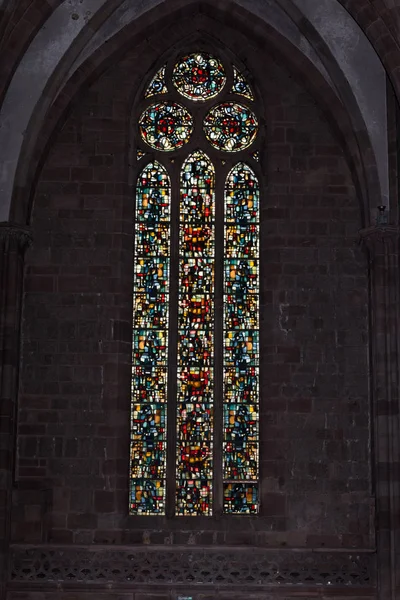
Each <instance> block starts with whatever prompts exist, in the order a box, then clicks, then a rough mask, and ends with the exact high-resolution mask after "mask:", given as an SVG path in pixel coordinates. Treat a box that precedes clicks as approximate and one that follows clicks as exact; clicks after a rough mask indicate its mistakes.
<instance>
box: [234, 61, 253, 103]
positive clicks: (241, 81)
mask: <svg viewBox="0 0 400 600" xmlns="http://www.w3.org/2000/svg"><path fill="white" fill-rule="evenodd" d="M231 91H232V92H233V93H234V94H239V96H244V97H245V98H248V99H249V100H254V96H253V92H252V91H251V87H250V85H249V84H248V83H247V81H246V78H245V77H244V75H242V73H240V71H238V69H237V68H236V67H233V86H232V90H231Z"/></svg>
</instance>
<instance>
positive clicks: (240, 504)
mask: <svg viewBox="0 0 400 600" xmlns="http://www.w3.org/2000/svg"><path fill="white" fill-rule="evenodd" d="M137 125H138V126H137V132H136V151H137V161H138V162H137V179H136V203H135V230H134V231H135V234H134V238H135V243H134V276H133V336H132V340H133V341H132V393H131V463H130V464H131V468H130V502H129V505H130V506H129V510H130V514H133V515H165V514H167V515H176V516H181V515H182V516H200V515H203V516H211V515H214V514H221V513H226V514H242V515H243V514H245V515H251V514H257V513H258V512H259V504H260V501H259V498H260V493H259V237H260V231H259V229H260V222H259V218H260V184H259V174H258V171H259V165H258V153H259V150H258V147H259V137H260V134H259V119H258V117H257V115H256V111H255V108H254V93H253V89H252V87H251V85H250V84H249V81H248V78H247V77H246V76H245V75H244V74H243V72H241V70H240V69H239V68H238V67H237V65H235V64H233V63H232V62H230V61H229V60H225V59H221V58H220V57H219V56H217V55H216V54H210V53H208V52H204V51H197V52H191V53H186V54H181V55H178V56H175V57H174V58H171V59H170V60H169V61H168V62H167V63H166V64H163V65H161V66H160V67H159V68H158V69H157V70H156V71H155V72H154V73H153V75H152V77H150V79H149V82H148V83H147V87H146V88H145V90H144V92H143V99H142V105H141V112H140V115H139V118H138V123H137Z"/></svg>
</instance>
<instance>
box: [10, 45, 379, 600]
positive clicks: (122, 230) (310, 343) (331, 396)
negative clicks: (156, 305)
mask: <svg viewBox="0 0 400 600" xmlns="http://www.w3.org/2000/svg"><path fill="white" fill-rule="evenodd" d="M134 64H135V56H134V55H133V54H131V55H128V56H127V57H126V58H125V59H124V61H123V62H121V63H120V64H119V65H118V66H115V67H113V68H112V69H111V70H110V71H109V72H107V73H106V74H104V75H103V76H102V77H101V78H100V80H99V81H97V82H96V83H95V84H93V85H92V87H91V88H90V89H88V90H86V91H85V92H83V93H82V95H81V96H80V98H79V100H78V102H77V103H76V105H75V107H74V108H73V110H72V112H71V114H70V115H69V116H68V118H67V119H66V122H65V123H64V125H63V127H62V130H60V131H59V133H58V134H57V137H56V138H55V139H54V141H53V144H52V147H51V149H50V152H49V155H48V158H47V160H46V162H45V164H44V166H43V170H42V173H41V176H40V179H39V182H38V185H37V191H36V195H35V199H34V210H33V220H32V230H33V231H32V234H33V240H34V243H33V247H32V248H31V249H30V250H29V253H28V254H27V258H26V264H27V267H26V279H25V297H24V312H23V326H22V370H21V386H20V398H19V427H18V455H17V488H16V490H15V493H14V510H13V522H12V541H13V543H14V544H16V545H18V544H19V545H21V544H22V545H23V544H41V543H44V544H50V545H57V544H68V545H69V544H77V545H92V544H101V545H132V544H139V545H141V544H145V545H146V546H149V547H151V546H152V545H155V546H159V545H162V546H163V545H168V546H171V545H172V546H173V545H178V546H181V545H186V544H187V545H190V546H191V547H193V546H208V545H210V546H213V547H214V548H217V547H221V549H222V547H226V546H229V547H230V546H235V547H236V546H240V545H251V546H257V547H273V548H277V547H280V548H289V549H290V548H303V549H308V550H316V549H329V550H332V549H333V550H339V549H340V550H341V551H342V552H345V551H347V550H349V549H352V550H353V551H354V552H356V553H357V552H361V553H362V552H366V551H368V550H372V549H373V548H374V543H375V541H374V527H373V525H374V502H373V500H372V496H371V494H372V492H371V485H372V484H371V477H370V448H371V443H370V436H371V434H370V423H369V376H368V284H367V261H366V257H365V255H364V253H363V251H362V249H361V247H360V245H359V243H358V230H359V229H360V227H361V221H360V206H359V202H358V199H357V196H356V192H355V189H354V186H353V181H352V177H351V173H350V171H349V168H348V166H347V163H346V160H345V157H344V154H343V151H342V148H341V145H340V144H339V142H338V140H337V139H336V137H335V131H334V128H333V126H331V124H330V123H328V122H327V121H326V119H325V117H324V115H322V114H321V112H320V110H319V108H318V107H317V106H316V104H315V102H314V101H313V99H312V98H311V97H310V96H309V95H308V93H307V91H306V90H305V89H302V88H301V87H300V85H299V83H298V82H295V81H293V79H292V78H291V76H290V75H289V74H287V73H286V72H285V71H284V70H283V69H282V68H280V67H278V66H277V65H276V64H275V63H274V62H273V61H272V60H269V59H266V60H265V64H264V70H265V72H267V73H268V77H266V78H265V80H264V81H262V82H260V90H259V91H260V95H261V96H262V98H263V101H264V103H265V125H266V130H265V135H266V140H265V148H264V151H263V153H262V156H261V164H262V166H263V169H264V172H265V180H264V184H263V190H262V241H261V253H262V269H261V287H262V289H261V306H262V312H261V327H262V343H261V356H262V368H261V373H262V391H261V406H262V411H261V426H262V430H261V478H262V511H261V515H260V516H259V517H257V518H250V519H249V518H243V517H224V518H221V519H218V520H215V519H213V518H203V519H196V523H195V522H194V521H193V520H192V519H181V518H176V519H170V520H167V519H163V518H150V517H146V518H144V517H141V518H135V517H129V516H127V507H128V477H127V474H128V469H129V392H130V351H131V345H130V340H131V286H132V215H133V201H132V198H133V191H132V188H131V187H130V185H129V184H130V175H131V172H132V170H131V167H130V165H129V161H130V151H129V145H130V141H131V137H132V136H131V135H130V127H131V125H130V115H131V96H132V92H133V91H134V90H135V86H137V84H138V82H135V81H132V79H131V77H130V73H132V72H134V70H135V69H134ZM321 556H322V554H321ZM316 560H317V559H316ZM318 560H319V559H318ZM318 560H317V563H318ZM346 560H347V559H346ZM317 563H316V564H317ZM318 564H319V563H318ZM320 564H321V565H323V564H324V563H323V561H322V562H321V563H320ZM349 564H350V563H349ZM317 569H320V570H321V569H322V570H323V567H322V566H321V567H318V566H317ZM349 570H350V571H351V568H350V567H348V571H347V572H349ZM372 580H373V577H371V578H370V582H371V584H372V583H373V581H372ZM325 583H326V582H325ZM339 587H340V585H339ZM171 593H172V592H171ZM277 593H278V592H277ZM285 593H286V594H287V592H285ZM304 593H306V592H304ZM313 593H314V592H313ZM315 593H317V592H315ZM324 593H325V592H324ZM343 593H344V592H343ZM352 593H353V594H354V593H355V592H354V591H353V592H352ZM363 593H364V592H363ZM373 593H374V592H371V591H369V592H368V593H367V591H366V592H365V597H371V594H373ZM318 594H319V592H318ZM287 595H288V596H289V594H287ZM10 597H11V596H10ZM19 597H20V595H18V594H14V593H13V594H12V598H13V599H15V600H16V598H19ZM52 597H53V596H52ZM54 597H55V596H54ZM273 597H274V598H275V597H280V598H284V597H286V596H285V594H283V595H279V594H278V595H277V596H275V595H274V596H273ZM310 597H321V598H322V597H324V596H323V595H322V591H321V594H320V595H318V596H315V595H312V594H311V595H310ZM330 597H333V596H330ZM352 597H353V598H354V599H356V598H357V600H361V598H362V599H363V598H364V596H363V594H360V595H359V596H357V595H353V596H352ZM263 598H266V596H265V595H264V596H263ZM271 598H272V596H271ZM304 598H306V596H304Z"/></svg>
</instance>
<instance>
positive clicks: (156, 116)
mask: <svg viewBox="0 0 400 600" xmlns="http://www.w3.org/2000/svg"><path fill="white" fill-rule="evenodd" d="M139 130H140V135H141V136H142V139H143V141H145V142H146V144H148V145H149V146H151V147H152V148H154V149H155V150H161V151H163V152H171V151H172V150H178V149H179V148H182V146H183V145H184V144H186V142H188V141H189V138H190V136H191V134H192V131H193V119H192V117H191V115H190V113H189V112H188V111H187V110H186V108H184V107H183V106H181V105H180V104H177V103H176V102H158V103H157V104H152V105H151V106H149V107H148V108H146V109H145V110H144V111H143V113H142V115H141V117H140V119H139Z"/></svg>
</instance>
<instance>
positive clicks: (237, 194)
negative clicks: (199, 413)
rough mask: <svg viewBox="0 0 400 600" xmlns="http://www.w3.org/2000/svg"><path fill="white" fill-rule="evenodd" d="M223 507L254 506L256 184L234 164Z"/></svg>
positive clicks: (228, 223) (228, 234) (229, 196)
mask: <svg viewBox="0 0 400 600" xmlns="http://www.w3.org/2000/svg"><path fill="white" fill-rule="evenodd" d="M224 245H225V252H224V376H223V377H224V406H223V427H224V441H223V476H224V511H225V512H228V513H244V514H252V513H257V511H258V437H259V435H258V413H259V408H258V403H259V400H258V394H259V391H258V383H259V381H258V380H259V307H258V289H259V268H258V267H259V186H258V181H257V178H256V176H255V174H254V172H253V171H252V169H251V168H250V167H248V166H247V165H246V164H244V163H239V164H238V165H236V166H235V167H234V168H233V169H232V170H231V171H230V173H229V174H228V178H227V181H226V186H225V227H224Z"/></svg>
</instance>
